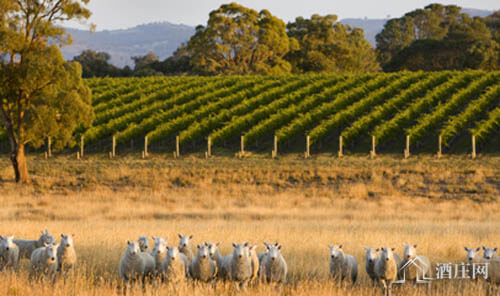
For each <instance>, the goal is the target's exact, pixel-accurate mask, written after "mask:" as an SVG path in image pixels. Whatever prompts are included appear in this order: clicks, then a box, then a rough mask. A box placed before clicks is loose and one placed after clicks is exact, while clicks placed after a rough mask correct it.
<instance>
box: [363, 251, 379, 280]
mask: <svg viewBox="0 0 500 296" xmlns="http://www.w3.org/2000/svg"><path fill="white" fill-rule="evenodd" d="M365 250H366V262H365V269H366V273H367V274H368V276H369V277H370V279H371V281H372V286H375V283H376V282H377V281H378V279H377V275H376V274H375V262H376V261H377V259H378V257H379V256H380V253H379V251H380V249H379V248H367V247H365Z"/></svg>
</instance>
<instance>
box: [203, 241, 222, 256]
mask: <svg viewBox="0 0 500 296" xmlns="http://www.w3.org/2000/svg"><path fill="white" fill-rule="evenodd" d="M219 245H220V242H218V243H208V242H205V246H207V247H208V254H209V255H210V257H211V258H214V257H215V253H216V252H217V249H218V248H219Z"/></svg>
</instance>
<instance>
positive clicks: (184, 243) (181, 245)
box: [178, 234, 193, 248]
mask: <svg viewBox="0 0 500 296" xmlns="http://www.w3.org/2000/svg"><path fill="white" fill-rule="evenodd" d="M178 236H179V238H180V239H181V240H180V242H179V248H186V247H188V246H189V245H190V243H189V241H190V240H191V239H192V238H193V235H182V234H178Z"/></svg>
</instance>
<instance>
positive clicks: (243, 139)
mask: <svg viewBox="0 0 500 296" xmlns="http://www.w3.org/2000/svg"><path fill="white" fill-rule="evenodd" d="M243 154H245V136H241V155H242V156H243Z"/></svg>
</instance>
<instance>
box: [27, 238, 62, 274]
mask: <svg viewBox="0 0 500 296" xmlns="http://www.w3.org/2000/svg"><path fill="white" fill-rule="evenodd" d="M58 247H59V245H55V244H50V245H47V244H46V245H45V246H44V247H41V248H38V249H36V250H34V251H33V252H32V253H31V258H30V267H31V268H30V278H33V277H35V278H37V279H41V278H42V277H48V278H49V279H50V280H51V281H54V280H55V279H56V273H57V266H58V263H57V248H58Z"/></svg>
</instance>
